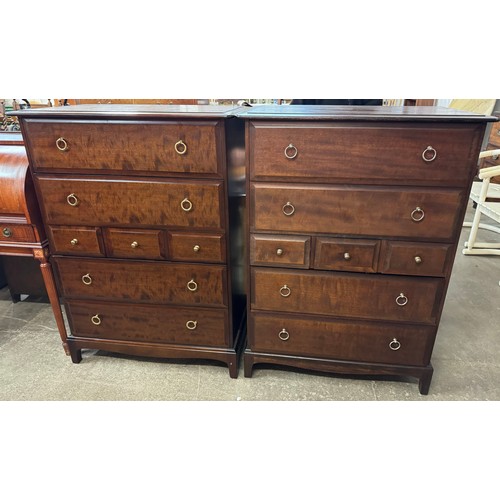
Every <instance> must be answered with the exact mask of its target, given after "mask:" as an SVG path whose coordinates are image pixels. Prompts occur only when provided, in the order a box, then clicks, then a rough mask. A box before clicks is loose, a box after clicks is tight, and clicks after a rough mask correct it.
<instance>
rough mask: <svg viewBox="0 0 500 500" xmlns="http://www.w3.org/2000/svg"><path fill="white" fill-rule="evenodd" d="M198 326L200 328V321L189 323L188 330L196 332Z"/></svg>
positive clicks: (187, 324)
mask: <svg viewBox="0 0 500 500" xmlns="http://www.w3.org/2000/svg"><path fill="white" fill-rule="evenodd" d="M197 326H198V321H188V322H187V323H186V328H187V329H188V330H196V327H197Z"/></svg>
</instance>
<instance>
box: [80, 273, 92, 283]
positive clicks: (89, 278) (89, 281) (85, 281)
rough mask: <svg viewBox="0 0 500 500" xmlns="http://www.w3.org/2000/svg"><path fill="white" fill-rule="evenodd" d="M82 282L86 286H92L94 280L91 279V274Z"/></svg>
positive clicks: (86, 275)
mask: <svg viewBox="0 0 500 500" xmlns="http://www.w3.org/2000/svg"><path fill="white" fill-rule="evenodd" d="M82 281H83V284H84V285H91V284H92V278H91V276H90V274H85V275H84V276H82Z"/></svg>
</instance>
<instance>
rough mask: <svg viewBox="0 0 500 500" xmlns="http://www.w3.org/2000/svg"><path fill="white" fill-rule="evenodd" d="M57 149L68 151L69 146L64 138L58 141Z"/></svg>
mask: <svg viewBox="0 0 500 500" xmlns="http://www.w3.org/2000/svg"><path fill="white" fill-rule="evenodd" d="M56 147H57V149H58V150H59V151H68V149H69V145H68V143H67V142H66V139H64V137H59V139H57V141H56Z"/></svg>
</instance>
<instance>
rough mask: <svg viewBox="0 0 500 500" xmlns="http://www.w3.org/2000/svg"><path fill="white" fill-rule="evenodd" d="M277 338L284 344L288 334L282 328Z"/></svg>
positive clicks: (288, 336)
mask: <svg viewBox="0 0 500 500" xmlns="http://www.w3.org/2000/svg"><path fill="white" fill-rule="evenodd" d="M278 337H279V338H280V340H282V341H283V342H286V341H287V340H288V339H289V338H290V334H289V333H288V332H287V331H286V330H285V329H284V328H283V330H281V332H279V333H278Z"/></svg>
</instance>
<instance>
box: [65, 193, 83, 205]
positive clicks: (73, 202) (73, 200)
mask: <svg viewBox="0 0 500 500" xmlns="http://www.w3.org/2000/svg"><path fill="white" fill-rule="evenodd" d="M66 201H67V202H68V205H71V206H72V207H77V206H78V204H79V203H80V200H79V199H78V198H77V197H76V195H75V193H71V194H68V196H66Z"/></svg>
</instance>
